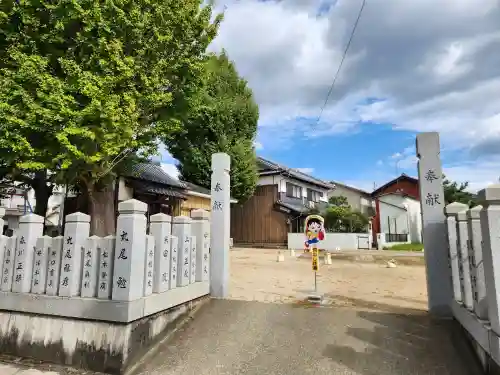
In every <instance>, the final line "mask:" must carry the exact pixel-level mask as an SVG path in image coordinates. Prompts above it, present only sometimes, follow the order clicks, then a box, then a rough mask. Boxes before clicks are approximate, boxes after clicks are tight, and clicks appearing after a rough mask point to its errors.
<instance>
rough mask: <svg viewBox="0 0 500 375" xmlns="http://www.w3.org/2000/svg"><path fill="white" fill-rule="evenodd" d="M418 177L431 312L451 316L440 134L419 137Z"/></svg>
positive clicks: (427, 134) (433, 133)
mask: <svg viewBox="0 0 500 375" xmlns="http://www.w3.org/2000/svg"><path fill="white" fill-rule="evenodd" d="M416 146H417V156H418V158H419V161H418V177H419V190H420V206H421V211H422V232H423V238H422V239H423V244H424V249H425V253H424V254H425V255H424V256H425V263H426V267H425V268H426V273H427V294H428V305H429V312H430V313H431V314H433V315H439V316H442V317H445V316H446V317H448V316H451V306H450V302H451V299H452V288H451V272H450V268H449V265H448V254H447V250H446V247H447V246H446V245H447V244H446V240H447V239H446V226H445V217H444V204H445V202H444V191H443V171H442V170H441V160H440V158H439V153H440V146H439V135H438V133H437V132H430V133H421V134H418V135H417V144H416Z"/></svg>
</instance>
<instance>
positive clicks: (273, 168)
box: [257, 156, 334, 189]
mask: <svg viewBox="0 0 500 375" xmlns="http://www.w3.org/2000/svg"><path fill="white" fill-rule="evenodd" d="M257 163H258V169H259V173H260V174H261V175H265V174H266V173H272V174H274V173H280V174H283V175H289V176H290V177H293V178H296V179H297V180H300V181H304V182H309V183H311V184H315V185H318V186H321V187H323V188H325V189H333V188H334V186H333V185H332V184H330V183H329V182H326V181H323V180H320V179H319V178H316V177H313V176H310V175H308V174H305V173H303V172H300V171H298V170H296V169H293V168H288V167H285V166H284V165H281V164H278V163H275V162H273V161H270V160H267V159H264V158H263V157H260V156H259V157H257Z"/></svg>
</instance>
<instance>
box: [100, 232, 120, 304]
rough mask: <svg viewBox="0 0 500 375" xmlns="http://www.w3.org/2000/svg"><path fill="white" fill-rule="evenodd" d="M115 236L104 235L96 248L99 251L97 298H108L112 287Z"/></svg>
mask: <svg viewBox="0 0 500 375" xmlns="http://www.w3.org/2000/svg"><path fill="white" fill-rule="evenodd" d="M115 242H116V241H115V236H107V237H104V238H103V239H102V240H101V241H100V244H99V246H98V248H97V250H98V253H99V279H98V285H99V287H98V290H97V298H99V299H110V298H111V292H112V289H113V285H112V283H113V266H114V261H115Z"/></svg>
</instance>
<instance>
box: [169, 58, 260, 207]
mask: <svg viewBox="0 0 500 375" xmlns="http://www.w3.org/2000/svg"><path fill="white" fill-rule="evenodd" d="M206 67H207V71H208V74H207V80H206V82H205V88H204V90H203V91H202V92H201V94H200V95H199V97H198V100H199V101H198V103H197V104H196V109H195V110H194V111H193V112H190V113H189V115H188V116H187V118H186V119H185V120H184V121H183V125H182V127H181V129H180V131H178V132H173V133H170V134H169V136H168V137H166V138H165V144H166V145H167V147H168V149H169V151H170V152H171V154H172V156H173V157H174V158H176V159H177V160H178V161H179V166H178V168H179V172H180V176H181V178H182V179H184V180H185V181H189V182H192V183H194V184H198V185H201V186H205V187H210V175H211V171H210V164H211V155H212V153H214V152H226V153H228V154H229V155H230V156H231V194H232V196H233V197H235V198H236V199H238V200H240V201H244V200H246V199H248V198H249V197H250V196H252V194H253V192H254V190H255V185H256V183H257V166H256V155H255V150H254V147H253V141H254V139H255V136H256V133H257V121H258V118H259V111H258V107H257V104H256V103H255V101H254V99H253V94H252V91H251V90H250V88H249V87H248V86H247V82H246V81H245V80H244V79H242V78H241V77H240V76H239V75H238V72H237V71H236V68H235V66H234V63H233V62H232V61H230V60H229V58H228V56H227V54H226V53H225V52H224V51H223V52H222V53H221V54H220V55H215V54H214V55H211V56H210V57H209V58H208V59H207V61H206Z"/></svg>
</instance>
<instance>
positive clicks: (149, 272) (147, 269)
mask: <svg viewBox="0 0 500 375" xmlns="http://www.w3.org/2000/svg"><path fill="white" fill-rule="evenodd" d="M154 270H155V238H154V237H153V236H151V235H147V236H146V259H145V262H144V297H147V296H150V295H151V294H153V272H154Z"/></svg>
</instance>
